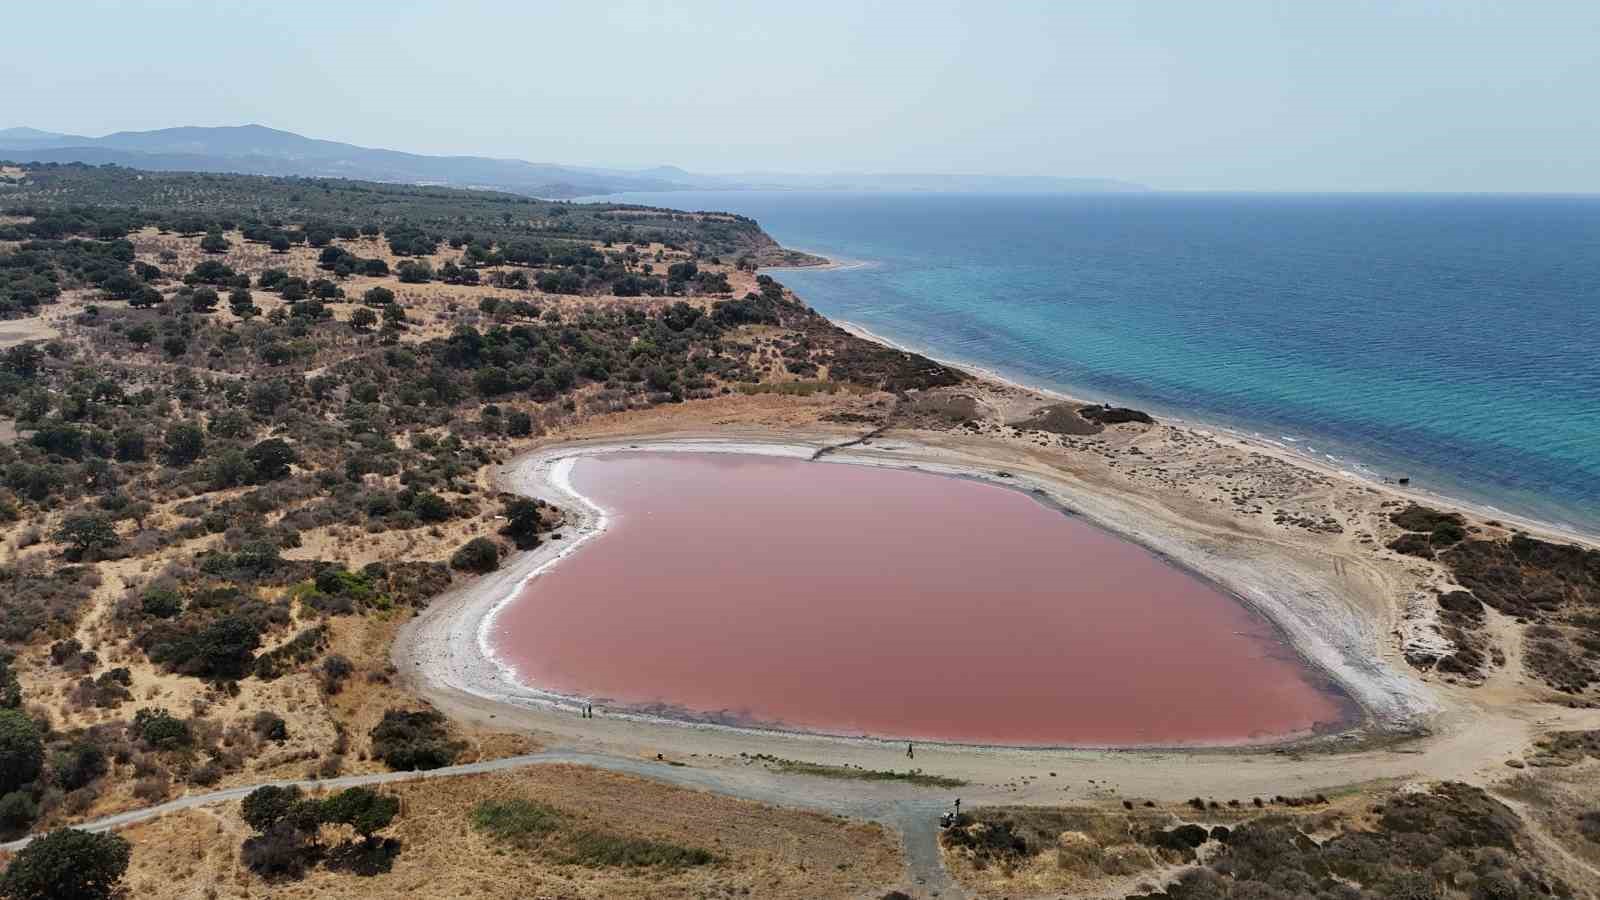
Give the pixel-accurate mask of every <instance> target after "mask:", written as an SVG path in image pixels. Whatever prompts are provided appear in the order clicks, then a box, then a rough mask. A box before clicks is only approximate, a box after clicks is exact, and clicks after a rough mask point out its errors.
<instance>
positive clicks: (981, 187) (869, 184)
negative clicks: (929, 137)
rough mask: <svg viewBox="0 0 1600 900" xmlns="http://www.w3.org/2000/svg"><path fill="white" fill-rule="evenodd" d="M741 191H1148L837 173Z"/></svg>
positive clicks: (773, 178) (1108, 181)
mask: <svg viewBox="0 0 1600 900" xmlns="http://www.w3.org/2000/svg"><path fill="white" fill-rule="evenodd" d="M729 178H730V179H731V180H736V181H738V182H740V183H741V185H742V186H743V187H747V188H752V189H761V188H766V189H773V190H808V191H906V192H912V193H923V192H931V193H1007V194H1110V193H1115V194H1122V193H1136V192H1141V191H1148V190H1149V188H1147V187H1145V186H1144V185H1142V184H1135V183H1134V182H1131V181H1118V180H1116V179H1113V178H1063V177H1059V176H1055V175H940V174H934V173H930V174H921V175H919V174H871V173H862V172H837V173H831V174H827V175H791V174H783V173H768V172H760V173H747V174H742V175H734V176H729Z"/></svg>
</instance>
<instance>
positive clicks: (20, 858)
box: [0, 828, 132, 900]
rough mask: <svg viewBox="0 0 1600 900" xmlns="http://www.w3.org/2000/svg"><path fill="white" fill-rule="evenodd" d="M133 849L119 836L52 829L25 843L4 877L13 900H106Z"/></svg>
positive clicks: (4, 889)
mask: <svg viewBox="0 0 1600 900" xmlns="http://www.w3.org/2000/svg"><path fill="white" fill-rule="evenodd" d="M131 856H132V848H131V847H130V846H129V845H128V842H127V840H125V839H124V838H122V837H120V836H118V835H115V834H90V833H89V832H87V831H79V830H77V829H75V828H63V829H60V830H58V831H52V832H50V833H49V834H47V835H45V836H44V837H42V838H39V839H38V840H36V841H34V842H33V843H31V844H29V845H28V846H26V847H24V848H23V849H22V850H21V851H20V852H19V853H17V856H16V858H15V859H13V860H12V861H11V865H10V866H9V867H7V868H6V871H5V874H4V875H3V876H0V897H6V898H9V900H104V898H109V897H111V896H112V894H113V893H114V892H115V891H116V890H117V884H118V883H119V882H120V881H121V880H122V876H123V873H125V872H127V870H128V861H129V859H130V858H131Z"/></svg>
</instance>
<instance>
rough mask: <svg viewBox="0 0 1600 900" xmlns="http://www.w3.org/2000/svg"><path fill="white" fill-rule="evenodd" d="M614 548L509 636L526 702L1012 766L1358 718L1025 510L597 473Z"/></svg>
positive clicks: (548, 580)
mask: <svg viewBox="0 0 1600 900" xmlns="http://www.w3.org/2000/svg"><path fill="white" fill-rule="evenodd" d="M571 481H572V484H573V487H574V488H575V489H576V490H578V491H579V492H580V493H582V494H584V495H585V496H587V497H589V498H590V499H591V500H592V501H593V502H595V503H597V504H598V505H600V506H601V507H602V508H603V509H605V510H606V511H607V513H608V516H609V519H610V522H609V527H608V530H607V531H606V533H604V534H603V535H601V536H600V537H598V538H597V539H595V540H592V541H590V542H589V543H588V544H586V545H585V546H584V547H583V548H581V549H580V550H579V551H578V552H576V553H575V554H573V555H572V556H571V557H570V558H568V559H567V560H565V561H563V562H562V563H561V564H560V565H557V566H555V567H554V568H552V569H550V570H548V571H546V572H545V573H544V574H542V575H540V576H539V577H538V578H536V579H535V580H534V581H533V582H531V583H530V584H529V585H528V586H527V588H526V589H525V591H524V593H523V595H522V596H521V597H519V598H518V599H517V600H516V601H514V602H513V603H511V604H510V605H509V606H508V607H507V608H506V609H505V610H504V611H503V612H502V613H501V615H500V616H499V618H497V619H496V620H495V624H494V634H493V635H492V645H493V648H494V650H495V652H496V654H497V655H498V656H500V657H501V658H502V659H503V660H505V661H506V662H508V663H510V664H511V665H513V666H514V667H515V668H516V670H517V672H518V675H519V677H520V678H521V679H522V680H523V681H524V682H525V683H527V684H530V685H532V686H535V687H538V688H541V689H545V690H553V691H556V692H560V693H566V694H572V695H577V696H588V697H594V698H599V699H601V700H602V701H603V702H604V703H607V704H615V705H624V706H630V707H635V708H646V709H656V710H658V711H664V712H668V713H670V714H674V715H684V716H689V717H695V718H710V719H714V720H718V721H723V722H728V723H734V724H754V725H774V726H778V727H784V728H793V729H801V730H810V731H821V732H828V733H835V734H846V735H857V734H868V735H873V736H880V737H895V738H918V739H942V740H950V741H959V742H968V743H985V744H1008V745H1071V744H1079V745H1138V744H1182V743H1231V742H1237V741H1244V740H1253V739H1254V740H1259V739H1268V738H1271V737H1275V736H1283V735H1289V734H1294V733H1300V732H1305V731H1307V730H1311V729H1313V728H1316V727H1317V726H1318V725H1319V724H1321V725H1332V724H1335V723H1337V722H1340V721H1341V720H1342V719H1343V718H1344V716H1345V715H1346V712H1347V705H1346V703H1345V701H1344V700H1343V699H1342V697H1340V696H1338V695H1335V694H1333V693H1331V692H1329V691H1327V690H1326V689H1325V685H1324V684H1323V683H1322V680H1321V679H1320V678H1318V677H1317V676H1316V675H1315V674H1314V673H1312V672H1310V671H1308V670H1307V669H1306V668H1305V667H1304V666H1303V665H1302V663H1301V662H1300V661H1299V660H1298V659H1297V658H1296V657H1294V656H1293V655H1292V653H1291V652H1290V651H1289V650H1288V648H1287V647H1286V646H1284V645H1283V643H1282V642H1281V640H1280V638H1279V636H1278V635H1277V633H1276V632H1275V631H1274V629H1272V628H1271V627H1270V625H1268V624H1267V623H1265V622H1263V621H1261V620H1260V619H1259V618H1257V617H1256V616H1254V615H1253V614H1251V613H1250V612H1249V611H1247V610H1246V609H1244V608H1243V607H1242V606H1240V605H1239V604H1238V603H1237V602H1235V601H1234V600H1233V599H1232V598H1230V597H1228V596H1226V595H1224V594H1223V593H1222V592H1220V591H1219V590H1217V589H1216V588H1215V587H1213V586H1211V585H1209V584H1207V583H1206V582H1203V581H1201V580H1199V579H1197V578H1195V577H1194V576H1192V575H1190V574H1188V573H1186V572H1184V571H1181V570H1179V569H1177V568H1175V567H1173V566H1171V565H1169V564H1167V563H1166V562H1164V561H1163V560H1161V559H1159V558H1157V557H1155V556H1154V555H1152V554H1150V553H1148V552H1147V551H1145V550H1144V549H1142V548H1140V547H1138V546H1136V545H1133V544H1130V543H1128V542H1126V541H1122V540H1120V539H1118V538H1116V537H1114V536H1112V535H1110V534H1108V533H1106V532H1103V531H1100V530H1098V529H1096V528H1094V527H1092V526H1090V525H1088V524H1086V523H1084V522H1082V521H1079V520H1076V519H1073V518H1071V517H1069V516H1067V515H1064V514H1063V513H1062V512H1060V511H1058V510H1055V509H1052V508H1050V507H1047V506H1045V505H1043V504H1041V503H1039V502H1037V501H1035V500H1034V499H1032V498H1030V497H1028V496H1026V495H1024V494H1023V493H1021V492H1019V491H1014V490H1009V489H1005V488H1001V487H997V486H994V485H991V484H985V483H981V482H977V481H971V480H964V479H956V478H949V477H943V476H938V475H932V474H929V473H921V472H913V471H904V470H892V469H880V468H870V467H865V466H855V465H844V464H831V463H809V462H805V461H802V460H796V459H788V458H777V457H767V456H758V455H749V454H731V453H720V454H719V453H612V454H604V455H598V456H591V457H582V458H579V459H578V460H577V462H576V464H575V466H574V468H573V471H572V478H571Z"/></svg>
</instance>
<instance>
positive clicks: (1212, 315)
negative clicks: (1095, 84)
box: [608, 191, 1600, 533]
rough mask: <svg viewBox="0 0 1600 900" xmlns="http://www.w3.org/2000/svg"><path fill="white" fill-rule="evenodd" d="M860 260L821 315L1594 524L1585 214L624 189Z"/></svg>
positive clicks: (1591, 275) (1477, 200)
mask: <svg viewBox="0 0 1600 900" xmlns="http://www.w3.org/2000/svg"><path fill="white" fill-rule="evenodd" d="M608 199H613V200H616V199H620V200H625V201H628V202H642V203H652V204H659V205H670V206H674V207H678V208H681V209H726V210H730V211H732V212H737V213H743V214H745V215H749V216H753V217H755V218H756V219H757V220H758V221H760V222H761V224H762V226H763V227H765V228H766V229H767V231H769V232H770V233H771V234H772V235H773V236H774V237H776V238H777V239H778V240H779V241H780V242H782V243H783V244H785V245H786V246H791V247H798V248H803V249H808V250H813V251H815V252H818V253H823V254H826V255H829V256H831V257H834V258H837V259H854V260H862V261H865V263H866V264H865V265H862V266H860V267H855V268H847V269H837V270H825V271H824V270H810V271H807V270H789V271H784V272H781V273H779V278H780V279H781V280H782V281H783V282H784V283H785V284H787V285H789V286H790V287H792V288H793V289H795V290H796V291H797V292H798V293H799V294H800V296H801V297H803V298H804V299H805V300H806V302H808V303H810V304H812V305H813V306H815V307H816V308H817V309H818V310H819V311H820V312H822V313H823V314H825V315H828V316H830V317H833V318H837V319H844V320H848V321H852V322H856V323H859V324H860V325H863V326H865V327H866V328H868V329H871V330H872V331H873V332H875V333H877V334H881V335H884V336H885V337H887V338H889V339H891V340H895V341H898V342H901V343H905V344H907V345H909V346H912V347H915V348H918V349H923V350H925V351H927V352H930V353H932V354H933V355H935V356H939V357H942V358H948V359H956V360H964V361H968V362H971V363H974V364H976V365H979V366H983V367H986V368H990V369H994V370H996V371H999V372H1001V373H1002V374H1005V375H1007V376H1009V377H1013V378H1016V379H1018V380H1021V381H1024V382H1027V383H1030V384H1037V385H1041V386H1044V387H1051V388H1056V389H1060V390H1065V391H1069V392H1072V393H1074V394H1075V395H1077V396H1080V397H1083V398H1085V399H1090V400H1099V399H1109V400H1117V401H1121V402H1126V403H1131V404H1134V405H1138V406H1142V407H1144V408H1147V409H1151V410H1153V411H1156V412H1159V413H1163V414H1166V415H1168V416H1181V417H1185V418H1189V419H1198V420H1201V421H1205V422H1214V423H1217V424H1221V425H1227V426H1232V427H1235V428H1239V429H1241V430H1244V431H1246V432H1251V431H1254V432H1259V434H1260V436H1261V437H1263V438H1265V439H1268V440H1274V441H1279V442H1281V443H1282V444H1283V445H1284V446H1285V447H1287V448H1289V449H1292V450H1295V451H1298V452H1301V453H1304V454H1306V455H1308V456H1310V457H1312V458H1314V459H1316V460H1318V461H1319V462H1324V463H1333V464H1336V465H1339V466H1343V467H1347V468H1349V469H1351V470H1352V471H1359V468H1358V467H1362V466H1365V467H1367V469H1368V470H1369V473H1370V474H1371V475H1374V476H1378V477H1384V476H1387V477H1391V478H1393V477H1399V476H1401V475H1405V476H1409V477H1410V478H1411V479H1412V483H1413V485H1414V486H1415V487H1419V488H1422V489H1425V490H1430V491H1433V492H1436V493H1440V494H1444V495H1446V496H1450V497H1460V498H1462V499H1466V500H1470V501H1475V502H1478V503H1484V504H1491V505H1494V506H1498V507H1500V508H1502V509H1504V510H1506V511H1508V512H1513V513H1517V514H1521V515H1525V516H1529V517H1532V518H1535V519H1540V520H1544V521H1547V522H1556V523H1565V524H1570V525H1572V526H1575V527H1577V528H1580V529H1583V530H1586V531H1589V532H1592V533H1600V198H1595V197H1515V196H1510V197H1494V196H1486V197H1452V196H1423V195H1411V196H1406V195H1389V196H1384V195H1368V196H1359V195H1357V196H1351V195H1344V196H1251V195H1232V196H1230V195H1218V194H1198V195H1182V194H1179V195H1171V194H1165V195H1164V194H1150V195H1128V194H1118V195H1100V196H1093V195H1086V196H1077V197H1072V196H973V195H929V194H920V195H885V194H847V193H805V192H760V191H723V192H680V193H660V194H649V195H632V194H630V195H621V196H619V197H615V198H608Z"/></svg>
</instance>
